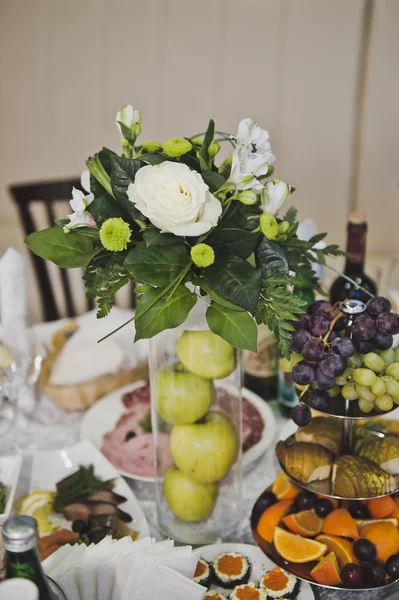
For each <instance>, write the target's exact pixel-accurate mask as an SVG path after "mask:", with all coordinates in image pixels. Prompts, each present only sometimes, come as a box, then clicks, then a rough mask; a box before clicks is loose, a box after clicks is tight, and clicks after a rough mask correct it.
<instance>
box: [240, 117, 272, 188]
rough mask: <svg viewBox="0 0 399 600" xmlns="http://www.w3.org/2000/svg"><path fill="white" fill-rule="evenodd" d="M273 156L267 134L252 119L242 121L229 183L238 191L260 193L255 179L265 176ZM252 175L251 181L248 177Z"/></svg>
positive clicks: (259, 186)
mask: <svg viewBox="0 0 399 600" xmlns="http://www.w3.org/2000/svg"><path fill="white" fill-rule="evenodd" d="M274 161H275V156H274V154H273V153H272V148H271V145H270V142H269V132H268V131H266V130H265V129H262V128H261V127H259V125H257V124H256V123H255V121H253V120H252V119H243V120H242V121H240V123H239V125H238V133H237V146H236V148H235V150H234V153H233V162H232V166H231V174H230V178H229V181H231V182H233V183H235V184H236V186H237V189H239V190H248V189H251V190H254V191H258V192H259V191H261V190H262V189H263V185H262V184H261V183H260V182H259V181H258V180H257V179H256V177H260V176H262V175H266V174H267V171H268V169H269V165H271V164H273V162H274ZM250 175H252V176H253V177H252V180H251V179H249V176H250Z"/></svg>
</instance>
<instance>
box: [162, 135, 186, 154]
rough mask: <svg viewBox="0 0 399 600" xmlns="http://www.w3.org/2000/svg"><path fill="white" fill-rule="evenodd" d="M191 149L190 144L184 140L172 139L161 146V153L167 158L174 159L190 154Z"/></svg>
mask: <svg viewBox="0 0 399 600" xmlns="http://www.w3.org/2000/svg"><path fill="white" fill-rule="evenodd" d="M192 147H193V145H192V143H191V142H189V141H188V140H185V139H184V138H172V139H171V140H168V141H167V142H165V143H164V145H163V152H164V154H167V155H168V156H171V157H173V158H176V157H177V156H183V154H187V152H190V150H191V148H192Z"/></svg>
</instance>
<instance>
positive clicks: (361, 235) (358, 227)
mask: <svg viewBox="0 0 399 600" xmlns="http://www.w3.org/2000/svg"><path fill="white" fill-rule="evenodd" d="M347 231H348V238H347V246H346V251H347V252H348V254H349V256H348V257H347V259H346V263H345V270H344V275H346V276H347V277H350V279H352V280H353V281H354V283H352V282H351V281H348V280H347V279H345V277H342V275H340V276H339V277H337V278H336V279H335V280H334V282H333V284H332V286H331V289H330V302H331V304H335V303H336V302H342V301H343V300H346V299H347V298H348V299H350V298H355V299H356V300H361V301H362V302H365V303H367V302H368V300H370V296H369V295H368V294H366V292H364V291H363V290H362V289H360V287H359V286H361V287H362V288H364V289H365V290H367V291H368V292H370V294H373V295H375V294H376V293H377V286H376V284H375V282H374V281H373V280H372V279H371V278H370V277H368V275H366V274H365V272H364V262H365V258H366V237H367V223H366V217H365V215H364V213H362V212H361V211H359V210H354V211H352V212H351V214H350V216H349V222H348V227H347Z"/></svg>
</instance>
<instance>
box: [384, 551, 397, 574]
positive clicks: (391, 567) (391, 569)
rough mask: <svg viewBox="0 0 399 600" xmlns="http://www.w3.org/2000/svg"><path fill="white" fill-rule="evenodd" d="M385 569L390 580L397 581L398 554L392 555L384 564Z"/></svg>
mask: <svg viewBox="0 0 399 600" xmlns="http://www.w3.org/2000/svg"><path fill="white" fill-rule="evenodd" d="M385 568H386V570H387V573H388V575H389V577H390V578H391V579H399V554H392V556H390V557H389V558H388V560H387V562H386V563H385Z"/></svg>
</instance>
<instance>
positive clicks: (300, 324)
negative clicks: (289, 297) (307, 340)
mask: <svg viewBox="0 0 399 600" xmlns="http://www.w3.org/2000/svg"><path fill="white" fill-rule="evenodd" d="M290 323H291V325H292V326H293V328H294V329H295V330H298V329H306V330H307V331H309V330H310V317H309V315H306V314H301V315H298V320H297V321H290Z"/></svg>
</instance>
